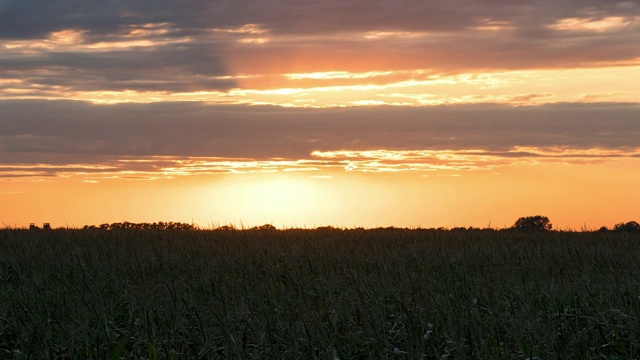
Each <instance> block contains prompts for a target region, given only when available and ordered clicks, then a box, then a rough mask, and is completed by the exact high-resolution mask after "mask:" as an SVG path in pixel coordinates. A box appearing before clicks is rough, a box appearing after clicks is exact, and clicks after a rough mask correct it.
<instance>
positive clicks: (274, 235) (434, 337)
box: [0, 229, 640, 359]
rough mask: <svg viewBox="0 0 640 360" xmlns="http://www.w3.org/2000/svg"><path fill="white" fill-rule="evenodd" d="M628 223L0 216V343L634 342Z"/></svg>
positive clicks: (376, 350) (134, 348) (613, 349)
mask: <svg viewBox="0 0 640 360" xmlns="http://www.w3.org/2000/svg"><path fill="white" fill-rule="evenodd" d="M639 312H640V237H638V236H637V235H633V234H626V233H613V232H609V233H573V232H538V233H526V232H512V231H500V232H498V231H488V230H485V231H481V230H475V231H424V230H402V229H387V230H385V229H380V230H357V229H354V230H339V229H322V230H284V231H250V230H244V231H236V230H228V231H216V230H209V231H152V230H147V231H145V230H111V231H101V230H51V231H28V230H1V231H0V351H1V352H4V356H5V358H15V359H18V358H24V359H27V358H95V359H114V358H136V359H140V358H143V359H189V358H191V359H195V358H204V359H216V358H231V359H251V358H284V359H295V358H318V359H336V358H340V359H357V358H361V359H366V358H398V359H404V358H406V359H447V358H451V359H453V358H454V357H455V358H480V359H527V358H528V359H534V358H537V359H572V358H573V359H587V358H611V359H613V358H620V359H623V358H624V359H627V358H639V357H640V332H639V329H640V322H639V320H638V319H639V317H640V313H639Z"/></svg>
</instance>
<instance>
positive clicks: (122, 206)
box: [0, 0, 640, 229]
mask: <svg viewBox="0 0 640 360" xmlns="http://www.w3.org/2000/svg"><path fill="white" fill-rule="evenodd" d="M66 3H67V2H66V1H62V2H59V6H58V5H52V4H51V3H49V2H45V1H43V0H38V1H33V2H29V3H25V2H20V1H18V0H10V1H8V2H5V3H4V4H3V5H0V114H2V115H0V204H1V205H0V222H2V223H3V224H4V225H5V226H11V227H13V226H17V227H23V226H27V225H28V224H29V223H31V222H35V223H42V222H51V223H52V225H53V226H54V227H57V226H77V227H81V226H83V225H85V224H100V223H104V222H116V221H136V222H142V221H144V222H153V221H181V222H192V221H193V222H195V223H197V224H199V225H201V226H205V227H207V226H215V225H224V224H235V225H238V226H240V225H245V226H254V225H262V224H265V223H271V224H273V225H275V226H277V227H293V226H295V227H314V226H323V225H333V226H344V227H354V226H364V227H377V226H410V227H416V226H422V227H439V226H445V227H454V226H476V227H485V226H488V225H489V224H491V226H493V227H504V226H510V225H512V224H513V223H514V222H515V220H516V219H517V218H518V217H520V216H528V215H538V214H539V215H546V216H548V217H549V218H550V219H551V221H552V222H553V223H554V225H555V227H556V228H572V229H580V228H583V227H587V228H598V227H600V226H603V225H605V226H609V227H611V226H612V225H613V224H615V223H619V222H623V221H624V222H626V221H630V220H640V212H639V210H638V208H637V206H635V204H637V203H638V201H639V200H640V191H639V190H637V185H636V184H637V183H638V180H640V140H638V139H640V106H639V102H640V88H639V87H638V86H637V85H636V84H638V83H640V47H638V46H637V44H638V43H640V5H638V4H637V3H636V2H631V1H617V0H616V1H604V0H596V1H591V2H589V4H585V3H584V2H580V1H577V0H558V1H554V2H540V1H533V0H530V1H522V2H518V3H517V4H513V3H512V2H508V1H506V0H499V1H491V2H490V3H489V2H484V1H475V0H474V1H471V0H464V1H460V2H455V3H451V2H446V3H445V2H417V1H405V2H401V3H398V2H391V1H389V0H374V1H368V2H367V3H366V6H362V5H363V4H364V3H363V4H359V3H358V1H356V2H349V3H344V2H339V1H324V2H313V1H311V2H297V1H295V0H284V1H281V2H279V3H277V4H273V3H272V2H267V1H256V2H254V3H253V5H252V6H251V7H247V6H244V5H243V4H240V2H238V3H228V4H225V5H224V6H222V5H220V4H218V3H210V2H200V1H194V2H190V3H189V4H188V5H184V4H183V5H180V6H177V5H176V4H174V3H173V2H169V1H159V2H158V3H154V5H153V6H149V5H146V4H144V3H142V2H141V3H139V4H138V3H136V4H116V3H110V2H105V3H104V4H93V5H87V6H84V7H68V6H66V7H65V4H66ZM34 24H38V26H34Z"/></svg>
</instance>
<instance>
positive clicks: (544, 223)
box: [513, 215, 552, 231]
mask: <svg viewBox="0 0 640 360" xmlns="http://www.w3.org/2000/svg"><path fill="white" fill-rule="evenodd" d="M551 227H552V225H551V223H550V222H549V218H548V217H546V216H540V215H536V216H527V217H521V218H519V219H518V220H517V221H516V223H515V224H513V228H514V229H519V230H541V231H548V230H551Z"/></svg>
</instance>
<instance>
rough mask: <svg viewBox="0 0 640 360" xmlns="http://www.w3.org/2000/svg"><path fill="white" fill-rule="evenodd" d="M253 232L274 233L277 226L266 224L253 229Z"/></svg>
mask: <svg viewBox="0 0 640 360" xmlns="http://www.w3.org/2000/svg"><path fill="white" fill-rule="evenodd" d="M251 230H260V231H274V230H277V229H276V227H275V226H273V225H271V224H264V225H261V226H256V227H253V228H251Z"/></svg>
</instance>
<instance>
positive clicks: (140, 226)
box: [83, 221, 198, 230]
mask: <svg viewBox="0 0 640 360" xmlns="http://www.w3.org/2000/svg"><path fill="white" fill-rule="evenodd" d="M83 229H101V230H115V229H136V230H197V229H198V227H197V226H195V225H192V224H186V223H180V222H164V221H160V222H157V223H132V222H128V221H125V222H119V223H112V224H101V225H100V226H98V227H96V226H94V225H91V226H89V225H85V226H84V227H83Z"/></svg>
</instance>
